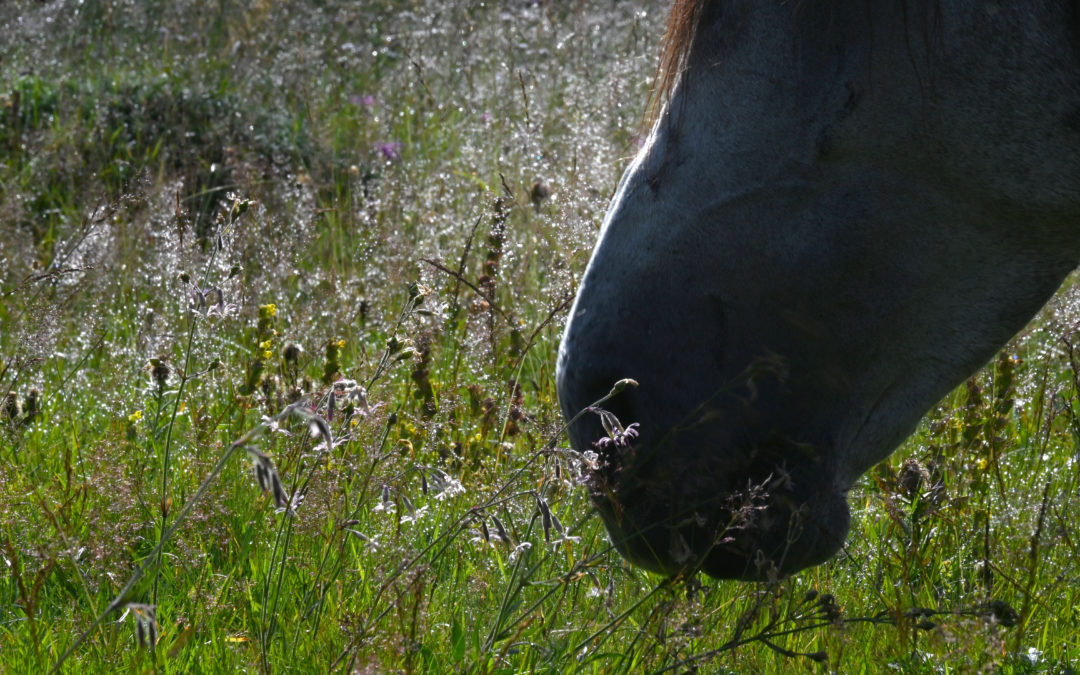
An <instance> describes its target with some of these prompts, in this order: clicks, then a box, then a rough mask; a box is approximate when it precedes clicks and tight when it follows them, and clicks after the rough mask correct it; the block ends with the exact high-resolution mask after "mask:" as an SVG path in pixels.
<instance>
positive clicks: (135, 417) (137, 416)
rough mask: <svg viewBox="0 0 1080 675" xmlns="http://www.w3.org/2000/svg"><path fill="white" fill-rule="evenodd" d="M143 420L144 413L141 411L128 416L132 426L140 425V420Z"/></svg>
mask: <svg viewBox="0 0 1080 675" xmlns="http://www.w3.org/2000/svg"><path fill="white" fill-rule="evenodd" d="M141 419H142V411H141V410H136V411H135V412H133V413H131V414H130V415H128V422H130V423H132V424H138V423H139V420H141Z"/></svg>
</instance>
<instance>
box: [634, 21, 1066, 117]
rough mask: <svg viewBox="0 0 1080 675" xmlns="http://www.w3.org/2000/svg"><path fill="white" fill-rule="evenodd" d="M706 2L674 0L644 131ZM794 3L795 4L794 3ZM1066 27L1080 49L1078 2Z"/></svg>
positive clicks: (683, 63)
mask: <svg viewBox="0 0 1080 675" xmlns="http://www.w3.org/2000/svg"><path fill="white" fill-rule="evenodd" d="M707 1H708V0H675V3H674V4H673V5H672V7H671V14H670V16H669V17H668V23H667V29H666V30H665V31H664V36H663V38H662V39H661V44H660V59H659V61H657V64H656V76H655V77H654V78H653V89H652V92H651V93H650V95H649V102H648V105H647V106H646V109H645V117H644V120H643V121H644V125H643V129H644V130H648V128H649V127H651V126H652V124H653V122H655V121H656V119H657V117H658V116H659V115H660V110H661V109H662V108H663V107H664V103H665V102H666V101H667V100H668V99H669V98H670V97H671V93H672V91H673V90H674V89H675V84H676V83H677V82H678V81H679V76H680V75H682V73H683V71H684V70H685V69H686V67H687V65H688V63H689V61H690V50H691V48H692V47H693V44H694V37H695V36H696V35H697V31H698V24H699V23H700V21H701V15H702V10H703V8H704V7H705V4H706V2H707ZM796 4H797V3H796ZM1069 9H1070V12H1069V13H1070V15H1071V16H1070V17H1069V19H1070V20H1069V22H1068V23H1069V24H1070V26H1069V28H1070V32H1071V36H1072V40H1073V45H1074V48H1076V49H1077V50H1080V0H1072V2H1071V3H1070V4H1069Z"/></svg>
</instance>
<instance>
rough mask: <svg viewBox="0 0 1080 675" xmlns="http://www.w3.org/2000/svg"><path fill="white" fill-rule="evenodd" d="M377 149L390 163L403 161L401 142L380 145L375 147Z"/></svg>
mask: <svg viewBox="0 0 1080 675" xmlns="http://www.w3.org/2000/svg"><path fill="white" fill-rule="evenodd" d="M375 149H376V150H377V151H378V152H379V153H380V154H382V156H383V159H385V160H386V161H388V162H397V161H400V160H401V141H390V142H388V143H379V144H378V145H376V146H375Z"/></svg>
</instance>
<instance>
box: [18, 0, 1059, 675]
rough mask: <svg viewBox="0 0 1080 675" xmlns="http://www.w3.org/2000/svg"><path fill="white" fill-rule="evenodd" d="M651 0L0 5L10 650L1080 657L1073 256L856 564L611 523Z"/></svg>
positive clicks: (517, 658) (594, 658) (340, 655)
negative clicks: (597, 319) (612, 209)
mask: <svg viewBox="0 0 1080 675" xmlns="http://www.w3.org/2000/svg"><path fill="white" fill-rule="evenodd" d="M662 18H663V17H662V12H661V11H659V10H658V9H653V8H650V9H649V11H648V12H641V11H640V9H639V8H634V7H629V6H623V5H619V4H616V5H612V4H611V3H579V4H574V5H569V4H558V3H552V4H550V5H548V4H545V3H538V4H537V5H535V6H534V5H532V4H530V3H511V4H495V5H493V6H488V7H478V6H473V5H471V4H467V3H462V4H453V3H450V4H448V3H419V4H418V3H403V2H384V3H362V4H359V5H358V4H354V3H341V4H337V3H330V4H326V3H323V4H322V5H320V6H318V7H312V6H304V7H299V6H293V5H289V4H287V3H256V4H255V5H252V6H250V7H241V6H232V5H227V4H224V5H223V4H220V3H202V2H191V3H181V4H168V3H124V2H113V3H86V4H84V5H80V6H79V7H78V9H77V10H73V11H65V12H59V11H58V10H57V9H56V8H54V7H52V6H38V5H34V6H33V7H31V8H24V7H22V6H21V5H20V6H19V7H18V8H15V7H9V6H7V5H0V24H2V25H3V28H4V31H5V34H6V35H8V36H9V39H7V41H6V42H7V44H10V45H11V48H10V49H9V51H10V52H11V53H10V55H9V54H7V53H5V59H4V60H3V61H2V62H0V257H2V259H3V264H2V266H0V298H2V301H0V359H2V364H0V393H3V394H4V395H5V399H4V401H5V403H4V405H3V406H0V555H2V556H3V558H4V566H5V574H4V576H3V578H2V581H0V590H2V593H3V599H4V601H3V603H2V605H0V670H2V671H4V672H8V671H11V672H45V671H47V670H48V669H50V668H52V667H53V666H54V665H55V664H56V663H57V662H58V660H59V659H61V658H62V657H63V658H66V659H67V660H66V662H65V664H64V670H65V671H69V672H100V671H109V672H112V671H115V670H118V669H127V670H137V671H144V670H150V669H153V668H155V667H156V668H158V669H159V670H163V671H171V672H203V671H210V672H218V671H220V672H233V671H236V670H241V669H246V670H250V671H264V672H269V671H283V670H295V671H298V672H326V671H335V672H353V671H356V672H390V671H404V672H531V671H546V672H563V671H567V672H585V673H588V672H597V673H600V672H604V673H606V672H668V671H670V672H684V671H686V670H688V669H691V668H693V667H698V668H700V670H701V671H702V672H728V671H730V672H790V671H792V670H795V671H811V670H819V669H820V670H827V669H831V670H833V671H835V672H866V673H876V672H888V671H894V672H928V673H929V672H935V673H937V672H972V671H976V670H980V669H989V670H994V669H997V670H999V671H1001V672H1071V670H1070V669H1075V668H1076V663H1077V662H1078V660H1080V644H1078V639H1077V637H1076V633H1077V631H1076V626H1077V625H1080V591H1078V590H1077V589H1078V588H1080V529H1078V526H1077V520H1078V517H1080V504H1078V502H1077V496H1076V495H1077V494H1078V493H1080V491H1078V487H1080V486H1078V485H1077V482H1078V481H1080V471H1078V466H1077V457H1078V456H1077V450H1076V448H1077V438H1078V435H1080V422H1078V419H1080V416H1078V412H1080V411H1078V409H1077V406H1078V399H1077V389H1078V387H1077V385H1078V380H1080V375H1078V373H1080V360H1078V359H1080V354H1074V353H1073V349H1072V347H1071V346H1070V345H1071V344H1072V343H1073V341H1074V338H1075V334H1076V331H1075V328H1076V326H1075V322H1074V321H1073V320H1071V319H1070V318H1069V317H1072V316H1075V315H1076V313H1075V311H1073V305H1074V304H1075V293H1073V292H1070V291H1066V292H1063V293H1062V294H1061V295H1060V296H1059V298H1058V299H1057V300H1055V304H1054V305H1053V306H1051V307H1050V308H1048V310H1046V311H1045V312H1044V314H1043V316H1042V317H1040V319H1039V320H1038V322H1037V323H1036V324H1035V326H1034V327H1033V328H1031V329H1029V331H1028V332H1027V333H1025V334H1024V335H1023V336H1021V337H1020V338H1018V339H1017V341H1016V342H1015V343H1014V344H1012V345H1010V347H1009V348H1008V349H1007V350H1006V351H1005V352H1004V353H1003V355H1002V357H1000V358H999V359H998V360H997V361H996V362H995V364H992V365H991V366H989V367H988V368H987V369H986V370H984V371H983V372H982V373H980V374H979V375H978V376H976V377H975V378H974V379H973V380H972V381H971V383H969V385H968V386H966V387H962V388H961V389H959V390H958V391H957V392H954V393H953V394H952V395H951V396H950V397H948V398H947V399H946V400H945V401H943V402H942V403H941V405H940V407H939V408H938V409H937V410H935V411H933V412H932V413H931V414H930V415H929V416H928V417H927V420H926V421H925V422H924V424H923V425H922V426H921V427H920V429H919V431H918V432H917V433H916V435H915V436H914V437H913V438H912V439H911V440H910V441H908V442H907V443H906V444H905V446H904V447H903V448H902V449H901V450H900V451H899V452H898V453H897V454H896V455H895V456H894V457H893V458H891V459H889V460H888V461H887V462H885V463H883V464H882V465H881V466H879V467H877V468H875V469H874V470H873V471H871V472H870V473H869V474H868V475H867V476H866V477H864V478H863V479H862V481H860V483H859V484H858V485H857V486H856V488H855V489H854V490H853V492H852V494H851V501H852V504H853V507H854V510H855V519H854V524H853V530H852V535H851V537H850V538H849V541H848V545H847V549H846V550H845V551H844V553H843V554H841V555H840V556H838V557H837V558H836V559H835V560H833V561H831V562H829V563H827V564H825V565H822V566H820V567H817V568H814V569H811V570H807V571H805V572H803V573H801V574H799V575H796V576H795V577H792V578H789V579H785V580H783V581H780V582H778V583H776V584H772V585H768V584H735V583H716V582H712V581H710V580H707V579H690V580H681V579H680V580H674V581H668V580H664V579H661V578H659V577H655V576H651V575H649V574H646V573H644V572H642V571H640V570H636V569H633V568H629V567H628V566H626V565H625V564H624V563H623V562H622V560H621V559H620V558H619V557H618V556H617V555H616V554H615V553H614V552H613V551H612V550H611V547H610V544H609V543H608V541H607V539H606V536H605V533H604V531H603V527H602V525H601V524H600V521H599V519H598V518H597V517H596V516H595V515H594V514H593V512H592V510H591V508H590V506H589V505H588V500H587V498H586V495H585V491H584V489H583V487H582V486H581V484H580V482H581V479H582V471H583V466H582V460H581V458H580V457H578V456H577V455H576V454H575V453H573V452H572V451H569V450H568V449H567V448H566V447H565V443H566V441H565V439H564V438H563V437H562V436H561V434H560V429H561V428H562V424H563V420H562V418H561V415H560V414H559V411H558V407H557V403H556V401H555V388H554V372H553V369H554V363H555V352H556V349H557V343H558V337H559V332H560V330H561V326H562V324H563V322H564V320H565V313H566V309H567V301H568V300H569V299H570V298H571V297H572V294H573V291H574V289H575V287H576V280H577V279H578V278H579V275H580V274H581V271H582V270H583V269H584V265H585V262H586V260H587V257H588V253H589V250H590V248H591V244H592V241H593V239H594V237H595V233H596V229H597V225H598V223H599V220H600V218H601V217H602V214H603V210H604V208H605V207H606V203H607V200H608V198H609V196H610V194H611V192H612V190H613V188H614V185H615V183H616V181H617V179H618V176H619V172H620V171H621V170H622V167H623V166H624V164H625V161H626V158H627V157H628V156H629V155H630V154H632V152H633V150H634V144H635V134H636V131H637V124H638V122H639V119H640V116H641V113H642V106H643V102H644V101H645V98H646V93H647V85H648V81H649V77H650V76H651V73H652V67H653V63H654V52H655V48H656V44H655V43H656V37H657V36H658V35H659V31H660V24H661V21H662ZM1014 355H1015V356H1016V357H1017V358H1015V359H1014V358H1013V356H1014ZM33 391H37V392H38V393H37V394H32V392H33ZM7 392H14V394H13V395H12V396H10V397H8V395H7ZM9 398H10V400H11V403H10V404H8V403H7V401H8V399H9ZM624 422H626V423H630V422H632V420H624ZM328 441H329V442H328ZM125 589H126V590H125ZM122 591H123V592H122ZM121 619H122V620H121ZM154 638H156V645H153V648H151V645H152V643H153V642H154ZM65 654H67V655H66V656H65Z"/></svg>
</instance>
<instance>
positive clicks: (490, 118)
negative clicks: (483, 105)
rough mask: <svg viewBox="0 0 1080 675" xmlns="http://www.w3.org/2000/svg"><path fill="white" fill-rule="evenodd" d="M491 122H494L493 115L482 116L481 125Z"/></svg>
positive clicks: (485, 114)
mask: <svg viewBox="0 0 1080 675" xmlns="http://www.w3.org/2000/svg"><path fill="white" fill-rule="evenodd" d="M491 120H492V116H491V113H489V112H486V113H481V114H480V123H481V124H487V123H488V122H490V121H491Z"/></svg>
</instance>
